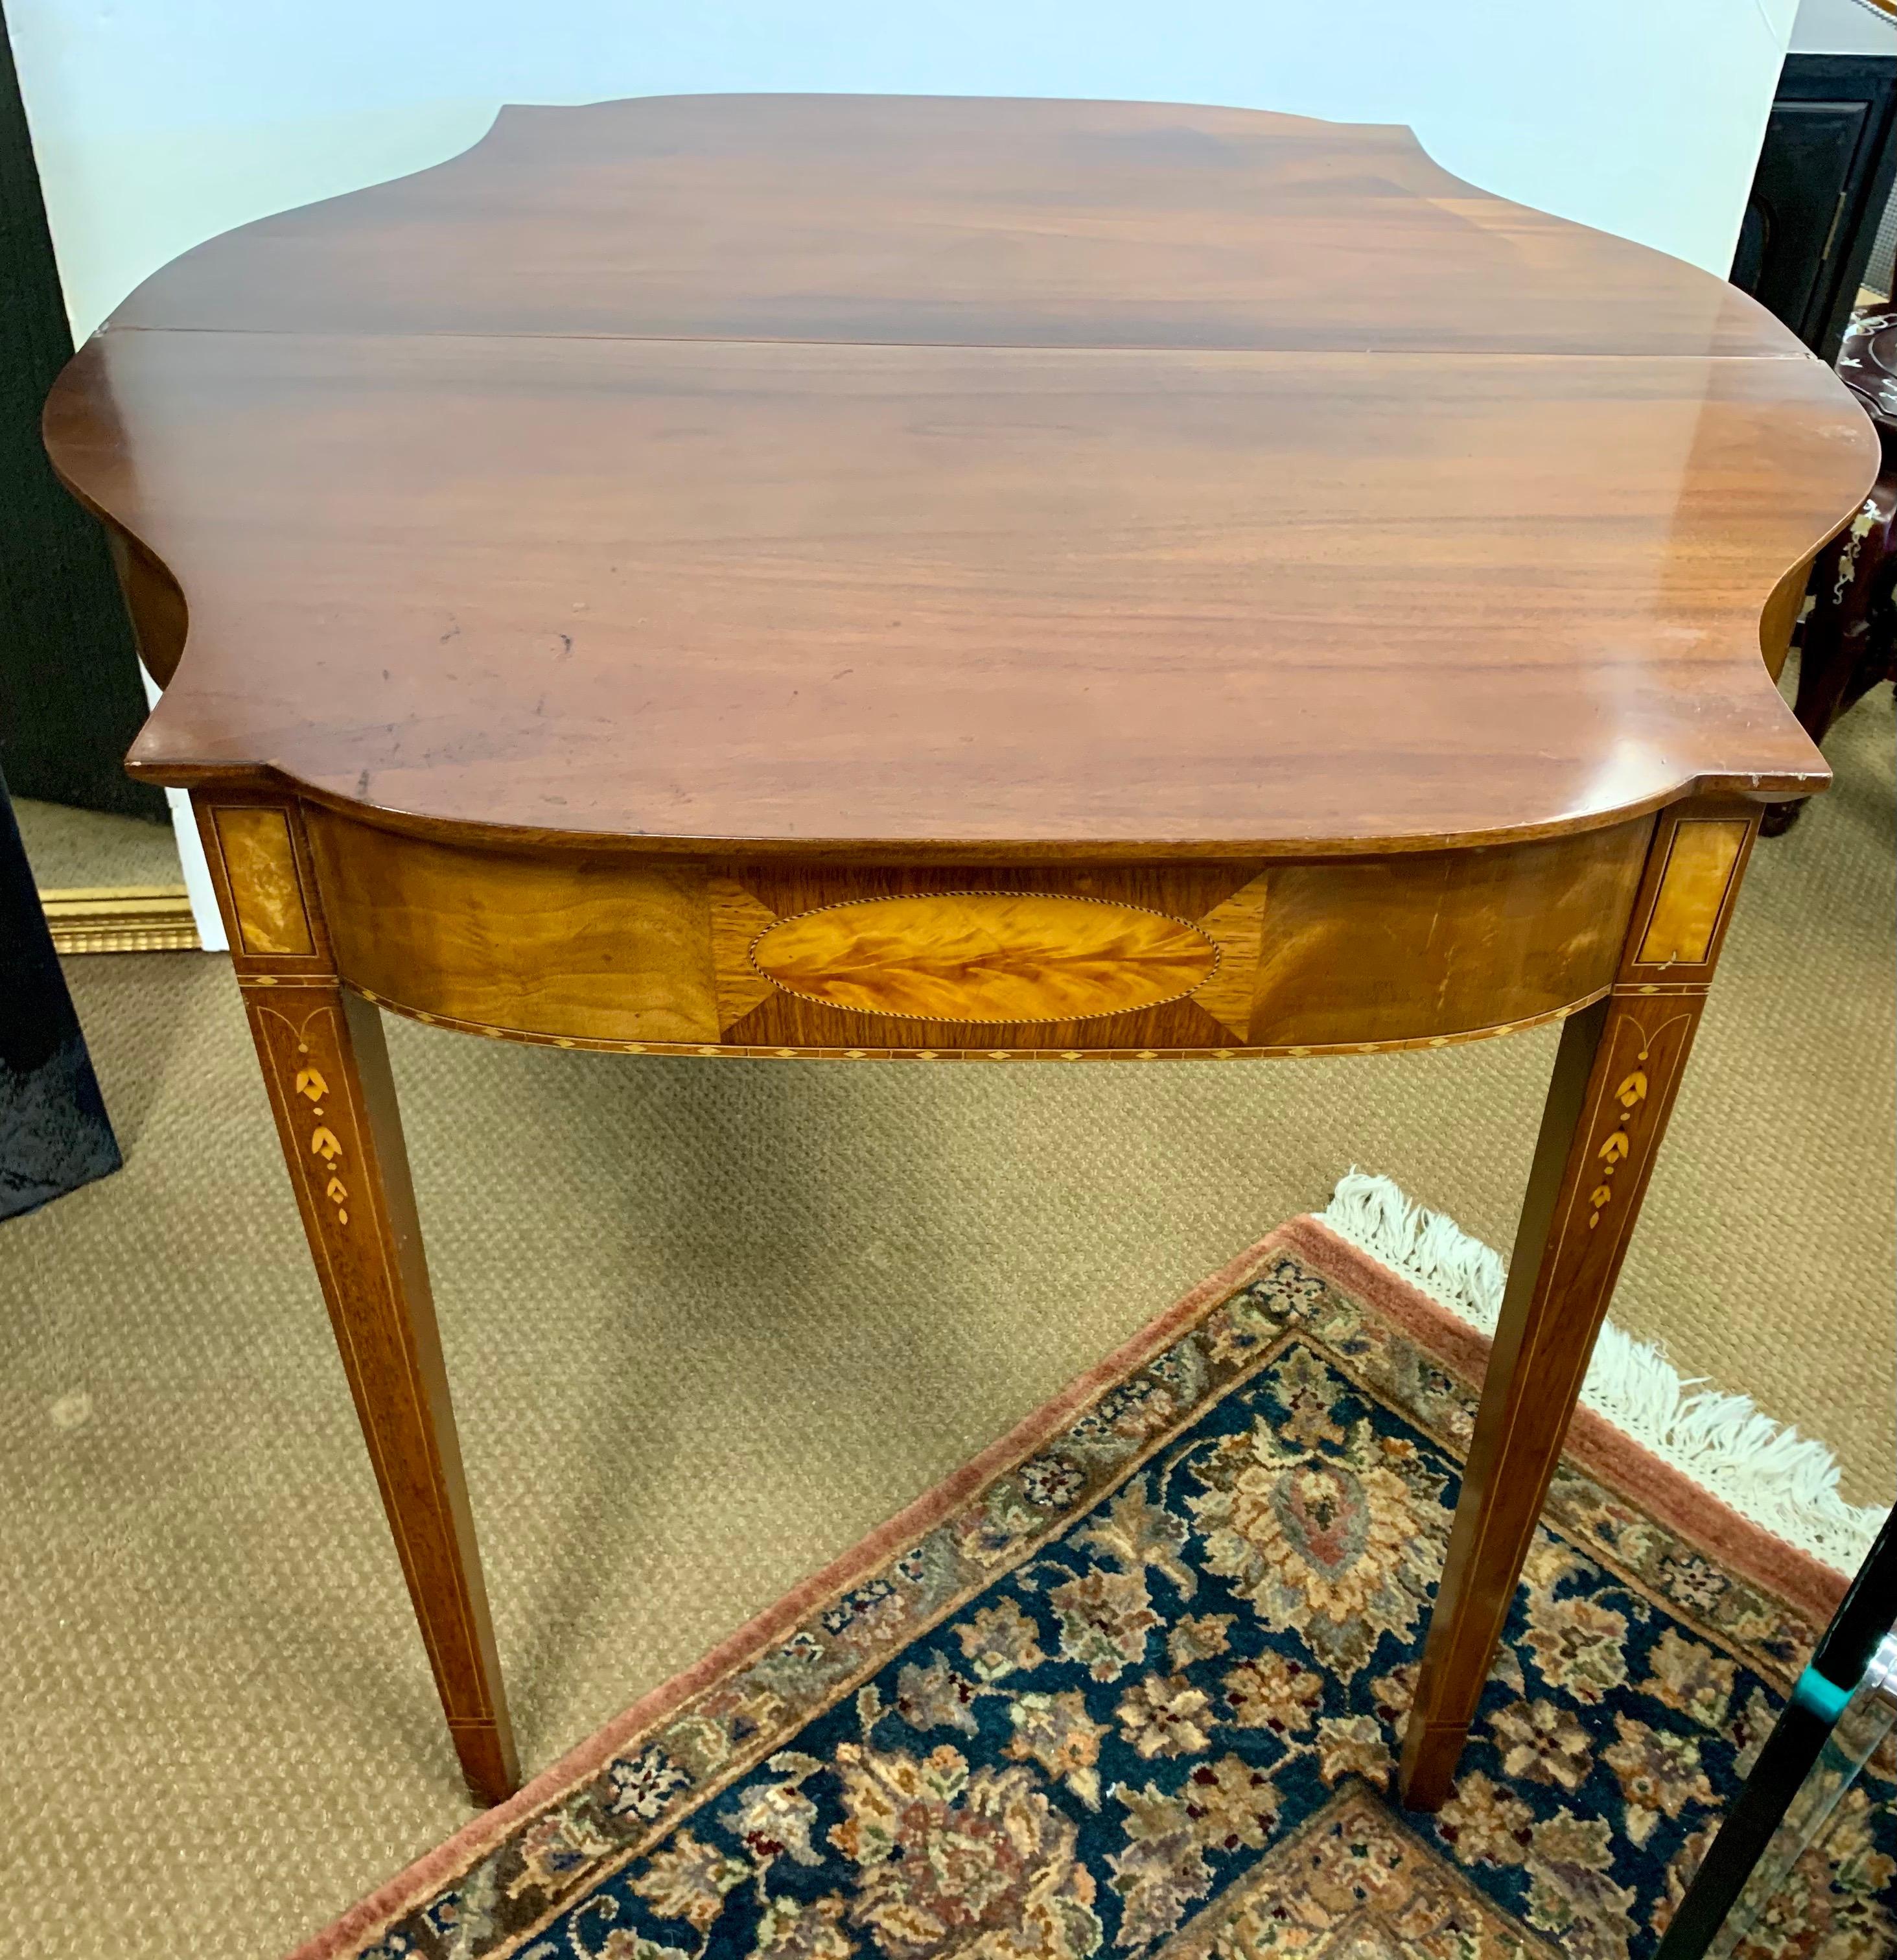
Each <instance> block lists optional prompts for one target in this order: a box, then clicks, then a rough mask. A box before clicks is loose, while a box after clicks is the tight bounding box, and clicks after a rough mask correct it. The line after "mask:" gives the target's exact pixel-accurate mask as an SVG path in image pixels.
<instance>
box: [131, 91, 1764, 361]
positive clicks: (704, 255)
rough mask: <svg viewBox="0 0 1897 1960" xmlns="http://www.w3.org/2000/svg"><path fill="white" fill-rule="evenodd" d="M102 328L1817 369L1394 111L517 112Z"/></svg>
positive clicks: (192, 255)
mask: <svg viewBox="0 0 1897 1960" xmlns="http://www.w3.org/2000/svg"><path fill="white" fill-rule="evenodd" d="M112 325H113V327H114V328H115V329H116V328H119V327H126V326H137V327H187V328H193V329H199V328H206V327H213V328H218V329H224V330H226V331H229V330H231V329H245V330H248V331H251V332H256V333H353V334H360V333H377V334H438V333H456V334H483V335H498V334H505V335H510V336H520V335H548V334H584V335H600V336H612V337H613V338H615V339H623V338H626V337H636V338H642V339H694V340H705V339H709V340H725V341H731V340H790V341H802V342H851V343H853V344H856V345H890V344H897V343H906V344H918V343H924V344H929V345H988V346H998V347H1089V348H1091V347H1112V348H1135V349H1136V348H1151V347H1188V348H1208V349H1218V348H1329V349H1331V350H1332V351H1334V352H1340V353H1343V354H1348V355H1361V354H1363V353H1364V352H1371V353H1386V352H1419V351H1421V352H1437V351H1440V350H1443V349H1446V348H1448V349H1454V348H1462V349H1465V350H1467V351H1469V352H1475V353H1510V354H1537V355H1548V354H1564V355H1615V356H1618V355H1628V354H1641V355H1668V356H1671V355H1721V356H1723V355H1739V356H1749V355H1764V356H1765V357H1767V358H1772V359H1779V358H1785V357H1787V355H1794V354H1797V353H1799V352H1802V350H1800V349H1799V348H1797V344H1796V343H1795V342H1794V341H1793V340H1792V339H1791V337H1790V334H1789V333H1787V332H1785V331H1784V329H1781V327H1780V326H1779V325H1778V323H1777V322H1776V321H1774V320H1772V319H1771V317H1769V316H1768V314H1767V313H1765V311H1764V310H1763V309H1762V308H1761V307H1759V306H1757V305H1755V304H1753V303H1752V301H1749V300H1748V299H1747V298H1746V297H1745V296H1744V295H1743V294H1739V293H1738V292H1736V291H1735V290H1734V289H1733V288H1732V287H1731V286H1730V285H1728V284H1727V282H1726V281H1724V279H1717V278H1711V277H1710V276H1709V275H1707V274H1705V273H1703V272H1697V271H1695V270H1694V269H1692V267H1690V266H1684V265H1682V264H1681V263H1679V261H1678V260H1677V259H1666V258H1663V257H1661V256H1659V255H1658V254H1657V253H1653V252H1650V251H1647V250H1644V248H1642V247H1640V246H1638V245H1634V244H1630V243H1628V241H1627V240H1625V239H1620V238H1614V237H1609V236H1608V235H1606V234H1604V233H1602V232H1599V231H1587V230H1584V229H1583V228H1581V227H1580V226H1577V225H1573V224H1566V223H1564V222H1563V221H1562V220H1561V219H1559V218H1551V217H1550V216H1548V214H1547V213H1545V212H1539V211H1531V210H1528V209H1526V208H1523V206H1521V205H1516V204H1510V203H1509V202H1507V201H1506V200H1504V199H1501V198H1498V197H1495V196H1491V194H1490V193H1489V192H1487V191H1484V190H1478V189H1476V188H1475V186H1473V185H1472V184H1469V183H1464V182H1463V181H1462V180H1461V179H1459V178H1458V177H1454V176H1452V175H1451V174H1450V172H1449V171H1447V170H1444V169H1443V167H1441V166H1440V164H1437V163H1436V162H1435V161H1434V160H1433V159H1432V158H1431V157H1429V156H1428V154H1426V153H1425V152H1424V150H1423V148H1422V146H1421V145H1420V144H1419V143H1418V142H1417V140H1416V138H1415V135H1413V134H1412V132H1410V131H1409V130H1408V129H1402V128H1401V127H1394V126H1386V127H1381V128H1378V127H1365V126H1361V125H1352V124H1339V123H1335V122H1319V121H1316V120H1313V119H1309V118H1306V117H1303V116H1269V115H1260V114H1259V113H1256V112H1255V111H1252V110H1243V109H1217V108H1206V107H1185V106H1182V105H1181V104H1179V103H1137V102H1074V101H1065V102H1040V101H1020V100H1014V101H1010V100H992V99H987V98H966V97H963V98H957V97H943V96H935V97H928V96H900V97H876V96H865V95H831V96H810V95H788V96H786V95H779V96H772V95H742V96H717V95H711V96H670V97H656V98H650V99H648V100H642V101H632V102H603V103H594V104H593V105H592V106H590V107H586V108H557V109H556V108H524V107H515V108H508V109H505V110H502V111H501V116H500V119H499V120H498V122H497V123H496V124H495V127H494V129H492V132H490V133H489V135H487V136H486V137H485V138H484V139H483V140H482V142H480V143H479V144H477V145H476V146H475V148H473V149H471V150H469V151H468V152H467V153H466V154H465V155H463V156H460V157H455V158H454V159H453V160H452V161H450V162H448V163H446V164H441V165H439V166H438V167H436V168H434V169H433V170H422V171H419V172H418V173H416V174H415V175H414V176H412V177H404V178H402V179H400V180H398V181H396V183H387V184H379V185H377V186H374V187H372V188H371V189H368V190H364V191H358V192H354V193H352V195H350V196H347V197H341V198H333V199H329V200H328V201H327V202H324V203H322V204H317V205H309V206H307V208H304V209H303V210H301V211H291V212H284V213H283V214H282V215H280V216H278V217H275V218H265V219H263V220H262V221H259V222H258V223H256V224H249V225H246V226H244V227H243V228H241V229H240V230H239V231H234V232H231V233H230V234H228V235H227V236H226V237H222V238H218V239H214V240H212V241H211V242H210V243H208V244H205V245H202V246H200V247H198V248H197V249H196V250H195V251H192V252H189V253H186V254H185V256H183V258H181V259H178V260H177V262H176V263H174V264H173V265H170V266H167V267H166V268H165V269H164V270H163V271H162V272H159V273H158V274H156V275H154V277H153V278H151V279H148V281H147V282H145V285H142V286H141V287H140V288H138V291H136V292H135V293H134V294H132V297H131V298H129V300H128V301H126V303H125V304H124V305H123V306H122V307H119V310H117V312H116V313H114V314H113V318H112Z"/></svg>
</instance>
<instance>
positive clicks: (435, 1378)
mask: <svg viewBox="0 0 1897 1960" xmlns="http://www.w3.org/2000/svg"><path fill="white" fill-rule="evenodd" d="M199 820H200V825H201V828H202V830H203V832H204V835H205V845H206V848H207V851H208V855H209V856H210V858H211V860H212V870H213V875H214V877H215V880H216V882H217V883H218V886H219V887H220V893H219V896H220V899H221V903H222V905H223V907H224V917H225V922H226V925H227V928H228V930H229V932H230V936H231V950H232V956H233V959H234V962H235V963H236V965H237V972H238V978H239V981H240V984H241V985H242V987H243V997H244V1006H245V1009H246V1010H247V1013H248V1014H249V1017H250V1033H251V1036H252V1037H253V1039H254V1040H255V1042H256V1048H257V1056H258V1059H259V1062H260V1063H261V1064H262V1066H263V1079H264V1085H265V1087H266V1089H267V1090H268V1091H269V1097H270V1106H271V1109H272V1112H273V1113H274V1115H275V1118H276V1125H277V1134H278V1138H279V1141H280V1142H281V1144H282V1147H283V1154H284V1158H285V1163H287V1164H288V1167H289V1172H290V1181H291V1185H292V1186H293V1187H294V1190H295V1192H296V1198H297V1203H298V1208H299V1209H300V1210H301V1213H302V1215H303V1227H304V1232H305V1233H307V1236H308V1239H309V1242H310V1252H311V1255H312V1256H313V1257H314V1259H315V1262H316V1268H317V1277H318V1278H319V1279H320V1281H321V1283H322V1287H323V1299H324V1300H325V1301H326V1303H327V1305H328V1306H329V1319H330V1322H331V1324H332V1325H333V1328H334V1329H335V1332H336V1345H337V1348H339V1351H341V1354H342V1365H343V1370H344V1372H345V1373H346V1374H347V1376H348V1377H349V1392H350V1394H351V1395H352V1396H353V1397H354V1398H355V1408H356V1414H357V1415H358V1418H360V1419H361V1424H362V1433H363V1436H364V1440H366V1441H367V1443H368V1448H369V1456H370V1459H371V1462H372V1463H373V1464H374V1468H375V1475H376V1481H377V1484H378V1485H379V1486H380V1490H381V1493H382V1502H383V1507H384V1510H386V1511H387V1513H388V1519H389V1524H390V1529H391V1530H392V1531H393V1533H394V1535H395V1542H396V1551H397V1552H398V1553H399V1555H400V1558H401V1561H402V1570H403V1576H404V1577H405V1578H406V1580H407V1581H408V1587H409V1597H410V1599H412V1601H413V1602H414V1605H415V1618H416V1619H417V1620H418V1621H419V1622H420V1624H421V1629H422V1640H423V1642H424V1643H425V1646H426V1647H427V1650H428V1662H429V1665H430V1666H431V1668H432V1669H433V1670H434V1681H435V1686H436V1688H437V1689H438V1691H439V1693H440V1694H441V1705H442V1708H443V1710H444V1712H445V1713H446V1715H447V1725H448V1729H449V1733H450V1736H451V1737H452V1738H453V1740H454V1748H455V1752H456V1754H457V1756H458V1757H459V1758H460V1764H461V1768H462V1771H463V1774H464V1775H465V1776H466V1779H467V1783H468V1787H469V1790H471V1791H472V1792H473V1795H474V1796H475V1798H476V1800H477V1801H478V1802H479V1803H483V1804H491V1803H499V1802H500V1801H501V1799H503V1798H504V1797H505V1796H509V1795H511V1793H512V1792H513V1791H514V1789H515V1787H517V1783H518V1782H519V1780H520V1775H519V1769H518V1766H517V1762H516V1761H515V1757H514V1741H513V1736H512V1733H511V1729H510V1726H509V1724H508V1713H507V1706H506V1703H505V1701H504V1698H503V1695H502V1691H501V1670H500V1665H499V1662H498V1659H497V1658H496V1656H495V1645H494V1633H493V1629H492V1626H491V1624H490V1623H489V1615H488V1606H487V1597H486V1593H485V1588H484V1587H483V1586H482V1579H481V1565H480V1558H479V1553H478V1551H476V1545H475V1537H474V1525H473V1519H472V1517H471V1516H470V1514H469V1507H468V1497H467V1487H466V1481H465V1479H464V1478H463V1474H462V1468H461V1454H460V1445H459V1443H458V1442H457V1438H456V1435H455V1427H454V1410H453V1408H452V1407H451V1405H450V1401H449V1397H448V1386H447V1376H446V1373H445V1372H444V1367H443V1364H442V1358H441V1337H440V1335H439V1333H438V1330H437V1328H436V1325H435V1319H434V1302H433V1300H432V1297H431V1293H430V1291H429V1287H428V1268H427V1265H426V1264H425V1261H424V1258H423V1255H422V1233H421V1228H420V1225H419V1221H418V1220H417V1217H416V1214H415V1193H414V1188H413V1186H412V1184H411V1182H410V1181H409V1166H408V1159H407V1156H406V1151H405V1150H404V1147H403V1138H402V1125H401V1119H400V1117H399V1115H398V1113H397V1111H396V1100H395V1087H394V1083H393V1080H392V1078H391V1077H390V1071H389V1059H388V1051H387V1046H386V1045H385V1043H384V1039H383V1034H382V1025H381V1021H380V1017H379V1016H378V1014H377V1011H376V1010H375V1009H374V1007H371V1005H369V1004H368V1003H367V1002H366V1001H363V1000H361V998H359V997H358V996H356V995H355V994H352V993H350V992H349V991H347V990H346V989H345V988H343V987H342V985H340V984H339V981H338V979H337V978H336V974H335V973H334V972H333V970H331V969H330V966H329V958H328V950H327V943H326V937H325V935H324V934H323V928H322V921H321V918H320V912H319V909H318V906H317V896H316V892H315V889H314V881H313V880H310V877H309V875H308V861H307V856H306V854H305V852H304V848H303V840H302V836H301V825H300V823H299V822H298V817H297V814H296V812H295V810H294V808H293V807H266V806H261V805H236V806H223V807H215V806H214V807H209V808H201V809H200V812H199Z"/></svg>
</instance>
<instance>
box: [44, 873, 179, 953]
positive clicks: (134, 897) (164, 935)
mask: <svg viewBox="0 0 1897 1960" xmlns="http://www.w3.org/2000/svg"><path fill="white" fill-rule="evenodd" d="M40 906H41V908H42V909H43V911H44V912H45V913H46V924H47V925H48V926H49V927H50V928H52V931H53V949H54V950H55V951H56V952H59V953H180V952H185V953H195V952H196V951H197V950H198V948H199V943H200V942H199V938H198V928H197V924H196V921H194V920H193V918H192V916H191V900H190V899H189V896H187V895H186V891H185V889H184V887H183V886H182V885H98V886H83V887H78V888H75V889H72V890H68V891H54V892H42V893H40Z"/></svg>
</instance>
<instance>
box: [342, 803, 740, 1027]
mask: <svg viewBox="0 0 1897 1960" xmlns="http://www.w3.org/2000/svg"><path fill="white" fill-rule="evenodd" d="M307 821H308V825H309V833H310V846H311V848H312V850H313V851H314V854H315V858H316V864H317V876H318V878H319V880H320V882H321V884H322V886H323V894H324V903H325V905H326V908H327V911H328V914H329V920H330V931H331V932H332V933H333V935H334V937H335V941H336V962H337V966H338V969H339V971H340V972H342V975H344V977H345V978H346V979H348V980H349V982H351V984H352V985H355V986H358V987H360V988H364V989H365V990H367V991H369V992H371V993H374V994H380V995H382V996H384V998H389V999H392V1000H394V1001H399V1002H400V1003H401V1004H403V1006H405V1007H409V1008H411V1009H414V1010H420V1011H422V1012H425V1013H432V1014H435V1015H438V1016H440V1017H442V1018H444V1019H446V1020H461V1021H473V1022H479V1023H483V1024H495V1025H498V1026H501V1027H504V1028H510V1029H523V1030H532V1031H533V1032H534V1033H542V1034H553V1035H588V1036H594V1037H595V1038H598V1039H607V1040H617V1041H675V1042H708V1041H715V1040H716V1039H718V996H717V994H716V992H715V990H714V985H713V978H712V969H711V937H710V919H709V915H708V909H707V901H706V893H705V874H704V872H703V870H702V869H701V868H699V867H696V866H694V865H692V864H683V865H678V864H672V863H670V862H667V861H654V860H652V859H650V858H637V857H632V856H628V855H625V854H619V855H606V854H587V853H580V852H573V851H568V852H566V853H564V854H559V855H557V856H552V857H548V856H537V855H534V854H530V853H528V852H526V851H499V850H493V849H490V848H482V847H474V848H467V847H463V848H452V847H450V846H448V845H444V844H437V843H434V842H431V841H429V840H428V839H426V838H415V837H406V836H402V835H398V834H397V833H396V832H392V831H386V830H382V829H377V828H374V827H373V826H370V825H368V824H364V823H352V822H350V821H349V820H348V819H345V818H343V817H340V816H335V815H333V813H330V812H329V811H327V810H320V809H313V810H311V811H310V813H309V816H308V819H307Z"/></svg>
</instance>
